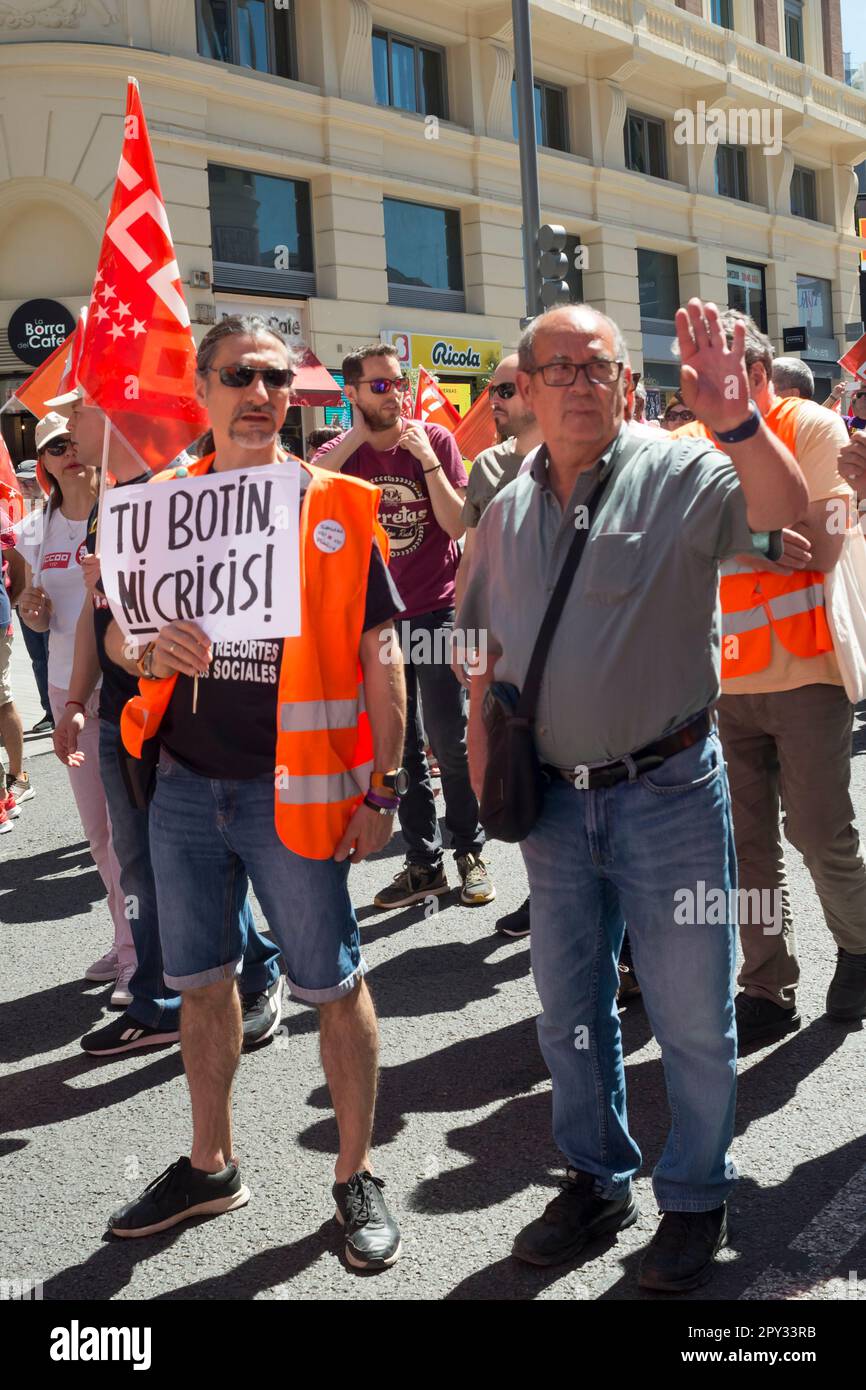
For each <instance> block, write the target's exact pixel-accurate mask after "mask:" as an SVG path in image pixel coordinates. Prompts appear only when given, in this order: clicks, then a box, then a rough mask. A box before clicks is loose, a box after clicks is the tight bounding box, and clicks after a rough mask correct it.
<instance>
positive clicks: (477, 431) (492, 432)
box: [454, 390, 499, 462]
mask: <svg viewBox="0 0 866 1390" xmlns="http://www.w3.org/2000/svg"><path fill="white" fill-rule="evenodd" d="M498 438H499V435H498V432H497V429H496V422H495V421H494V419H493V411H492V409H491V406H490V392H489V391H486V390H484V391H482V392H481V395H480V396H478V397H477V398H476V400H475V401H474V403H473V405H472V408H471V409H470V410H467V412H466V414H465V415H464V416H463V419H462V420H461V421H460V423H459V425H458V426H457V428H456V430H455V431H454V439H455V441H456V443H457V447H458V449H459V450H460V454H461V456H462V457H463V458H465V459H468V460H469V461H470V462H471V461H472V460H473V459H474V458H476V457H477V456H478V454H480V453H481V451H482V449H489V448H490V447H491V445H492V444H495V443H496V441H497V439H498Z"/></svg>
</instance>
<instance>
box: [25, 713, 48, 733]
mask: <svg viewBox="0 0 866 1390" xmlns="http://www.w3.org/2000/svg"><path fill="white" fill-rule="evenodd" d="M53 728H54V720H53V719H52V718H51V715H50V714H45V715H43V716H42V718H41V719H40V720H39V722H38V723H37V724H34V725H33V728H32V729H28V730H27V732H28V734H36V735H39V734H50V733H51V731H52V729H53Z"/></svg>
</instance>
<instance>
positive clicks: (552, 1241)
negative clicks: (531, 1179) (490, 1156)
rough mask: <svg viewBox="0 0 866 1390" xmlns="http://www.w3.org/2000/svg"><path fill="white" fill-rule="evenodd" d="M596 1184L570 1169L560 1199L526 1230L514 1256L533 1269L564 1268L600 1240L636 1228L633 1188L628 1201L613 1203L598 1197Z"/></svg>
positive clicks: (521, 1236) (516, 1243) (584, 1175)
mask: <svg viewBox="0 0 866 1390" xmlns="http://www.w3.org/2000/svg"><path fill="white" fill-rule="evenodd" d="M595 1183H596V1179H595V1178H594V1177H593V1175H592V1173H583V1172H581V1171H580V1169H579V1168H569V1169H568V1170H567V1172H566V1175H565V1177H564V1178H561V1179H560V1182H559V1186H560V1187H561V1188H562V1191H561V1192H560V1194H559V1196H558V1197H554V1199H553V1201H552V1202H548V1204H547V1206H546V1207H545V1208H544V1211H543V1212H542V1213H541V1216H539V1217H536V1219H535V1221H530V1223H529V1225H528V1226H524V1228H523V1230H522V1231H521V1232H520V1233H519V1235H518V1236H517V1239H516V1240H515V1242H514V1245H513V1247H512V1251H511V1253H512V1254H513V1255H516V1256H517V1258H518V1260H525V1261H526V1263H527V1264H531V1265H556V1264H561V1263H562V1262H563V1261H564V1260H570V1259H573V1258H574V1256H575V1255H579V1254H580V1252H581V1250H582V1249H583V1247H584V1246H585V1245H586V1244H587V1242H588V1241H590V1240H595V1238H596V1236H603V1235H608V1234H609V1233H610V1232H611V1231H623V1230H625V1228H626V1226H633V1225H634V1223H635V1221H637V1214H638V1213H637V1205H636V1204H635V1200H634V1197H633V1196H632V1191H631V1188H629V1190H628V1192H627V1193H626V1194H625V1196H624V1197H619V1198H617V1199H615V1200H612V1201H611V1200H609V1199H607V1198H605V1197H597V1196H596V1194H595Z"/></svg>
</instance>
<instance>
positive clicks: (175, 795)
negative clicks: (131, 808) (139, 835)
mask: <svg viewBox="0 0 866 1390" xmlns="http://www.w3.org/2000/svg"><path fill="white" fill-rule="evenodd" d="M150 847H151V853H152V855H153V867H154V875H155V879H156V896H157V900H158V903H159V924H160V935H161V938H162V952H163V957H164V959H165V978H166V982H167V983H168V984H171V985H173V986H174V988H175V989H179V990H185V989H196V988H198V987H199V986H201V985H209V984H215V983H216V982H217V981H218V980H228V979H231V978H232V977H233V976H234V975H236V974H238V972H239V971H240V968H241V961H242V959H243V958H244V956H245V954H246V952H247V951H248V949H249V948H248V945H247V941H248V937H247V932H248V917H247V915H245V913H244V910H243V909H244V904H245V902H246V898H247V886H248V883H252V885H253V888H254V889H255V892H256V896H257V897H258V900H259V902H260V903H261V905H262V910H263V912H264V914H265V917H266V919H267V922H268V926H269V927H270V929H271V931H272V932H273V934H274V937H275V939H276V941H277V942H278V943H279V947H280V950H281V952H282V955H283V960H284V961H285V966H286V978H287V980H288V983H289V988H290V989H291V991H292V994H293V995H294V997H295V998H296V999H300V1000H302V1001H303V1002H304V1003H306V1004H327V1003H330V1002H331V1001H333V1000H337V999H341V998H342V997H343V996H344V995H346V994H349V993H351V991H352V990H353V989H354V988H355V986H356V985H357V984H358V982H359V981H360V979H361V977H362V976H363V975H364V974H365V973H366V970H367V964H366V962H365V961H364V959H363V957H362V955H361V939H360V933H359V931H358V923H357V921H356V918H355V913H354V911H353V910H352V904H351V901H350V899H349V890H348V878H349V861H348V860H344V861H343V862H342V863H341V864H338V863H337V862H336V860H334V859H305V858H303V857H302V856H301V855H299V854H294V853H293V852H292V851H291V850H290V849H287V848H286V846H285V845H284V844H283V842H282V840H281V839H280V838H279V836H278V835H277V831H276V826H275V825H274V779H273V776H271V775H268V776H266V777H254V778H250V779H249V780H245V781H216V780H211V779H210V778H209V777H200V776H199V774H198V773H196V772H190V770H189V769H188V768H185V767H183V765H182V764H181V763H179V762H177V761H176V760H175V759H173V758H171V757H169V755H168V754H167V753H166V752H165V750H163V752H162V756H161V757H160V760H159V772H158V774H157V784H156V792H155V793H154V797H153V801H152V802H151V805H150Z"/></svg>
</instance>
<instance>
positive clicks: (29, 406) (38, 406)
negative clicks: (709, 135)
mask: <svg viewBox="0 0 866 1390" xmlns="http://www.w3.org/2000/svg"><path fill="white" fill-rule="evenodd" d="M77 332H78V325H77V324H76V326H75V328H74V329H73V330H72V332H71V333H70V335H69V337H68V338H65V339H64V340H63V342H62V343H61V344H60V346H59V347H56V348H55V349H54V351H53V352H52V354H51V356H50V357H46V359H45V361H44V362H42V363H40V365H39V366H38V367H37V368H36V370H35V372H31V373H30V375H29V377H28V378H27V380H26V381H25V382H24V385H23V386H19V387H18V389H17V391H15V393H14V395H15V399H16V401H20V403H21V404H22V405H23V406H24V407H25V409H26V410H29V411H30V412H31V414H32V415H35V416H36V418H37V420H41V419H42V416H43V415H47V414H48V411H49V410H50V408H51V407H50V406H49V405H47V404H46V402H47V401H50V400H51V398H52V396H57V395H59V394H60V382H61V379H62V377H63V373H64V369H65V366H66V362H67V359H68V357H69V350H70V347H71V346H72V340H73V338H74V337H75V335H76V333H77Z"/></svg>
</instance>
